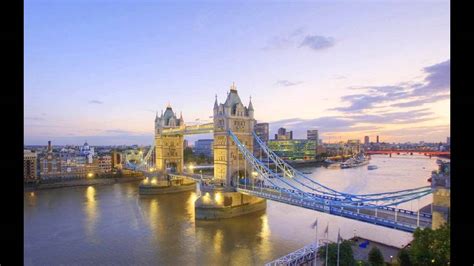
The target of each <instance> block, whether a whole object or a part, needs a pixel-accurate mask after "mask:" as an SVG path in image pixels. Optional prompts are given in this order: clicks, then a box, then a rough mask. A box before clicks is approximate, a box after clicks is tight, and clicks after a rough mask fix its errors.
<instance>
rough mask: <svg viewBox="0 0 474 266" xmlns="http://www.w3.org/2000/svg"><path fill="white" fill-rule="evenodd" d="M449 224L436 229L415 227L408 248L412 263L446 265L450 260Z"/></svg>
mask: <svg viewBox="0 0 474 266" xmlns="http://www.w3.org/2000/svg"><path fill="white" fill-rule="evenodd" d="M450 232H451V230H450V225H449V224H445V225H443V226H441V227H440V228H439V229H437V230H432V229H431V228H425V229H419V228H418V229H416V231H415V232H414V233H413V241H412V243H411V247H410V249H409V253H410V260H411V262H412V263H413V265H447V264H448V262H449V261H450V254H451V242H450V234H451V233H450Z"/></svg>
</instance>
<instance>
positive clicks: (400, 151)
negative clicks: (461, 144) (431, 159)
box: [365, 150, 451, 156]
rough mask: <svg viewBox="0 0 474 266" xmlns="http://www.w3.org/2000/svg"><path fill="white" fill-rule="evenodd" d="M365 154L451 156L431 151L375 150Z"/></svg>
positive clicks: (446, 152) (447, 152) (447, 153)
mask: <svg viewBox="0 0 474 266" xmlns="http://www.w3.org/2000/svg"><path fill="white" fill-rule="evenodd" d="M365 153H366V154H369V155H371V154H388V155H390V154H412V155H413V154H423V155H426V156H438V155H448V156H451V152H450V151H433V150H377V151H372V150H368V151H365Z"/></svg>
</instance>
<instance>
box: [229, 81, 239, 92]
mask: <svg viewBox="0 0 474 266" xmlns="http://www.w3.org/2000/svg"><path fill="white" fill-rule="evenodd" d="M230 90H231V91H237V87H236V86H235V82H233V81H232V86H230Z"/></svg>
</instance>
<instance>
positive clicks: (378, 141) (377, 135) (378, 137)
mask: <svg viewBox="0 0 474 266" xmlns="http://www.w3.org/2000/svg"><path fill="white" fill-rule="evenodd" d="M377 143H379V135H377Z"/></svg>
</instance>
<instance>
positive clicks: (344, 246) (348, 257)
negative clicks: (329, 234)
mask: <svg viewBox="0 0 474 266" xmlns="http://www.w3.org/2000/svg"><path fill="white" fill-rule="evenodd" d="M318 257H319V258H321V260H323V261H325V258H326V247H325V246H324V247H321V248H320V249H319V251H318ZM335 265H337V243H331V244H329V246H328V266H335ZM339 265H340V266H354V265H356V261H355V259H354V254H353V253H352V247H351V242H350V241H347V240H344V241H342V242H341V244H340V249H339Z"/></svg>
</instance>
